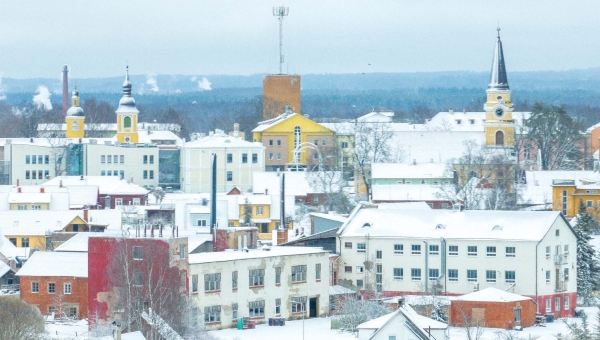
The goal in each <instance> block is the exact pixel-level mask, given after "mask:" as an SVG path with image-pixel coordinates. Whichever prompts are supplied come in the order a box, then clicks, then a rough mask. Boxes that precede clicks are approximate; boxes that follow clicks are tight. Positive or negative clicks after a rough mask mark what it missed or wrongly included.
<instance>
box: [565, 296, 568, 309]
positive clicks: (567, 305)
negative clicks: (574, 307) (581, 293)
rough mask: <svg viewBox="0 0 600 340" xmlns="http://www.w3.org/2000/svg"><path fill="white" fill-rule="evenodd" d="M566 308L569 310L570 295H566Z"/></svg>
mask: <svg viewBox="0 0 600 340" xmlns="http://www.w3.org/2000/svg"><path fill="white" fill-rule="evenodd" d="M565 310H569V297H568V296H565Z"/></svg>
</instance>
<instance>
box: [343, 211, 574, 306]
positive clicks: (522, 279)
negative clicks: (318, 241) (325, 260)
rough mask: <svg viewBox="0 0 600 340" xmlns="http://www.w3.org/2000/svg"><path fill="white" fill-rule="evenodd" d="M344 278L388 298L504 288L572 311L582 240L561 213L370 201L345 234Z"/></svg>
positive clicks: (345, 228)
mask: <svg viewBox="0 0 600 340" xmlns="http://www.w3.org/2000/svg"><path fill="white" fill-rule="evenodd" d="M337 250H338V252H339V254H340V263H341V264H343V265H340V269H339V270H340V272H339V273H338V278H339V279H340V280H346V281H340V282H345V283H347V284H352V285H354V286H357V287H359V288H361V289H373V290H378V291H380V292H382V293H383V294H385V295H388V296H392V295H404V294H409V293H412V294H414V293H421V292H425V291H427V292H429V293H431V292H432V290H433V289H435V290H436V293H437V294H442V295H444V294H447V295H462V294H466V293H470V292H473V291H474V290H477V289H484V288H487V287H496V288H498V289H504V290H508V291H510V292H513V293H515V294H520V295H524V296H528V297H531V298H533V299H534V300H535V301H536V302H537V304H538V307H539V310H538V312H539V313H542V314H548V313H554V314H555V315H556V316H557V317H564V316H567V315H572V314H573V312H574V308H575V303H576V295H577V293H576V292H577V282H576V276H577V274H576V270H577V269H576V268H577V263H576V262H577V241H576V236H575V234H574V233H573V230H572V228H571V226H570V225H569V223H568V222H567V220H566V219H565V218H564V217H563V216H562V215H561V214H560V213H559V212H555V211H543V212H526V211H475V210H471V211H449V210H428V211H426V212H424V211H422V210H398V209H394V208H393V206H392V205H386V204H380V205H374V204H368V203H362V204H360V205H359V206H357V208H356V209H355V210H354V211H353V212H352V214H351V215H350V217H349V218H348V221H347V222H346V223H344V225H342V227H341V228H340V231H339V232H338V243H337Z"/></svg>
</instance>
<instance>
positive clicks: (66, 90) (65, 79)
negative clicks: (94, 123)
mask: <svg viewBox="0 0 600 340" xmlns="http://www.w3.org/2000/svg"><path fill="white" fill-rule="evenodd" d="M62 73H63V98H62V100H63V102H62V114H63V117H66V116H67V110H68V109H69V68H68V67H67V65H65V66H64V67H63V71H62Z"/></svg>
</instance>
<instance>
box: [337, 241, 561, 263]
mask: <svg viewBox="0 0 600 340" xmlns="http://www.w3.org/2000/svg"><path fill="white" fill-rule="evenodd" d="M344 247H345V248H346V249H352V242H345V244H344ZM567 249H568V248H567ZM356 251H357V252H359V253H364V252H366V251H367V244H366V243H361V242H359V243H357V244H356ZM477 251H478V247H477V246H467V256H477ZM421 252H422V248H421V245H420V244H411V245H410V254H411V255H421ZM375 253H376V258H377V259H381V258H382V256H383V252H382V251H381V250H377V251H376V252H375ZM497 253H498V249H497V247H495V246H488V247H485V255H486V257H496V255H497ZM439 254H440V246H439V245H437V244H430V245H429V255H439ZM458 254H459V251H458V246H453V245H450V246H448V256H458ZM504 254H505V256H506V257H515V256H516V248H515V247H505V249H504ZM394 255H404V244H401V243H399V244H394Z"/></svg>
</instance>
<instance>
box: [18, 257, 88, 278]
mask: <svg viewBox="0 0 600 340" xmlns="http://www.w3.org/2000/svg"><path fill="white" fill-rule="evenodd" d="M17 275H18V276H70V277H83V278H87V277H88V254H87V253H83V252H52V251H36V252H35V253H33V255H31V257H30V258H29V260H27V262H25V264H24V265H23V268H21V269H20V270H19V272H18V273H17Z"/></svg>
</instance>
